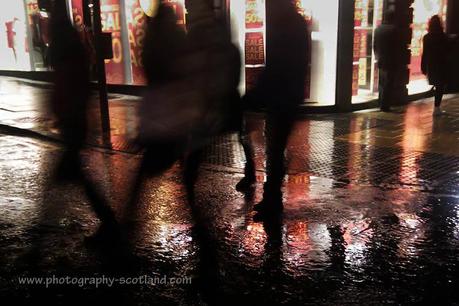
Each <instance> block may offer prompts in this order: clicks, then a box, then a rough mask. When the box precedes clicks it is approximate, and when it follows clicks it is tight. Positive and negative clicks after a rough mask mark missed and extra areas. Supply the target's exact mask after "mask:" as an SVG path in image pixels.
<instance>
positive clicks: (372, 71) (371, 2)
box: [352, 0, 383, 103]
mask: <svg viewBox="0 0 459 306" xmlns="http://www.w3.org/2000/svg"><path fill="white" fill-rule="evenodd" d="M382 16H383V0H356V1H355V13H354V52H353V54H354V57H353V72H352V75H353V77H352V96H353V97H352V102H353V103H360V102H367V101H371V100H374V99H377V98H378V73H379V72H378V66H377V61H376V58H375V55H374V52H373V40H374V32H375V30H376V28H377V27H378V26H379V25H380V24H381V22H382Z"/></svg>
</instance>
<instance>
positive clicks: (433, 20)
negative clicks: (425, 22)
mask: <svg viewBox="0 0 459 306" xmlns="http://www.w3.org/2000/svg"><path fill="white" fill-rule="evenodd" d="M428 31H429V33H441V32H443V24H442V22H441V19H440V16H438V15H433V16H432V17H430V20H429V28H428Z"/></svg>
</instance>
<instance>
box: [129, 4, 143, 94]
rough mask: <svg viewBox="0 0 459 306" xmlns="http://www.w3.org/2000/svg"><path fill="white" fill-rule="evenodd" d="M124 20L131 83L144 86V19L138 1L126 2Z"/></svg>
mask: <svg viewBox="0 0 459 306" xmlns="http://www.w3.org/2000/svg"><path fill="white" fill-rule="evenodd" d="M126 18H127V20H126V21H127V28H128V36H129V54H130V57H131V71H132V82H133V84H136V85H144V84H146V79H145V75H144V73H143V63H142V52H143V45H144V39H145V25H146V18H147V16H146V15H145V12H144V10H143V9H142V7H141V6H140V3H139V1H138V0H127V1H126Z"/></svg>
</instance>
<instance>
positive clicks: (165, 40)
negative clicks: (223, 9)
mask: <svg viewBox="0 0 459 306" xmlns="http://www.w3.org/2000/svg"><path fill="white" fill-rule="evenodd" d="M187 11H188V16H187V17H188V19H187V33H186V34H185V31H184V29H183V28H182V26H181V25H178V24H177V18H176V15H175V13H174V11H173V9H172V7H171V6H170V5H169V4H167V3H166V2H165V3H160V4H159V8H158V11H157V14H156V16H154V17H153V18H152V19H151V20H149V21H148V22H147V34H146V39H145V45H144V52H143V62H144V68H145V74H146V77H147V80H148V91H147V93H146V95H145V98H144V100H143V101H142V103H141V106H140V128H139V141H140V143H141V144H142V146H143V147H144V148H145V153H144V158H143V161H142V164H141V166H140V169H139V173H138V175H137V177H136V178H135V183H134V188H133V190H132V194H131V203H132V204H134V203H136V202H137V199H138V195H139V192H140V191H141V185H142V182H143V181H144V178H145V177H146V176H152V175H157V174H159V173H161V172H163V171H165V170H166V169H168V168H170V167H171V166H172V165H173V164H174V163H175V162H176V161H178V160H181V161H182V164H183V168H184V172H183V174H184V184H185V186H186V188H187V194H188V197H189V200H190V202H192V201H193V199H194V184H195V182H196V179H197V175H198V169H199V165H200V164H201V161H202V156H203V147H204V146H205V145H206V144H207V143H208V142H209V141H210V139H211V137H213V136H215V135H217V134H219V133H222V132H224V131H225V129H227V127H228V125H229V119H228V114H229V113H230V108H231V101H232V100H235V99H236V98H235V97H236V95H237V94H236V93H235V92H234V90H235V88H237V85H238V83H239V80H238V79H239V72H237V75H236V72H235V67H234V62H235V61H236V60H237V61H239V59H238V55H237V59H235V58H236V55H235V52H234V50H233V49H232V44H231V41H230V37H229V36H228V35H227V34H226V33H225V31H224V28H223V27H222V26H221V24H220V23H219V22H218V21H217V20H216V18H215V17H214V14H213V10H212V3H211V2H209V1H187ZM239 67H240V66H239V65H237V69H239ZM236 79H237V80H236Z"/></svg>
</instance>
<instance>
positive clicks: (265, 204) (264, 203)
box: [253, 185, 284, 221]
mask: <svg viewBox="0 0 459 306" xmlns="http://www.w3.org/2000/svg"><path fill="white" fill-rule="evenodd" d="M283 209H284V205H283V204H282V192H281V190H280V188H270V187H268V186H266V185H265V188H264V192H263V200H261V202H259V203H258V204H256V205H255V206H254V207H253V210H254V211H256V212H257V213H256V214H255V215H254V217H253V219H254V221H263V220H265V219H266V218H273V217H278V216H281V215H282V211H283Z"/></svg>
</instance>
